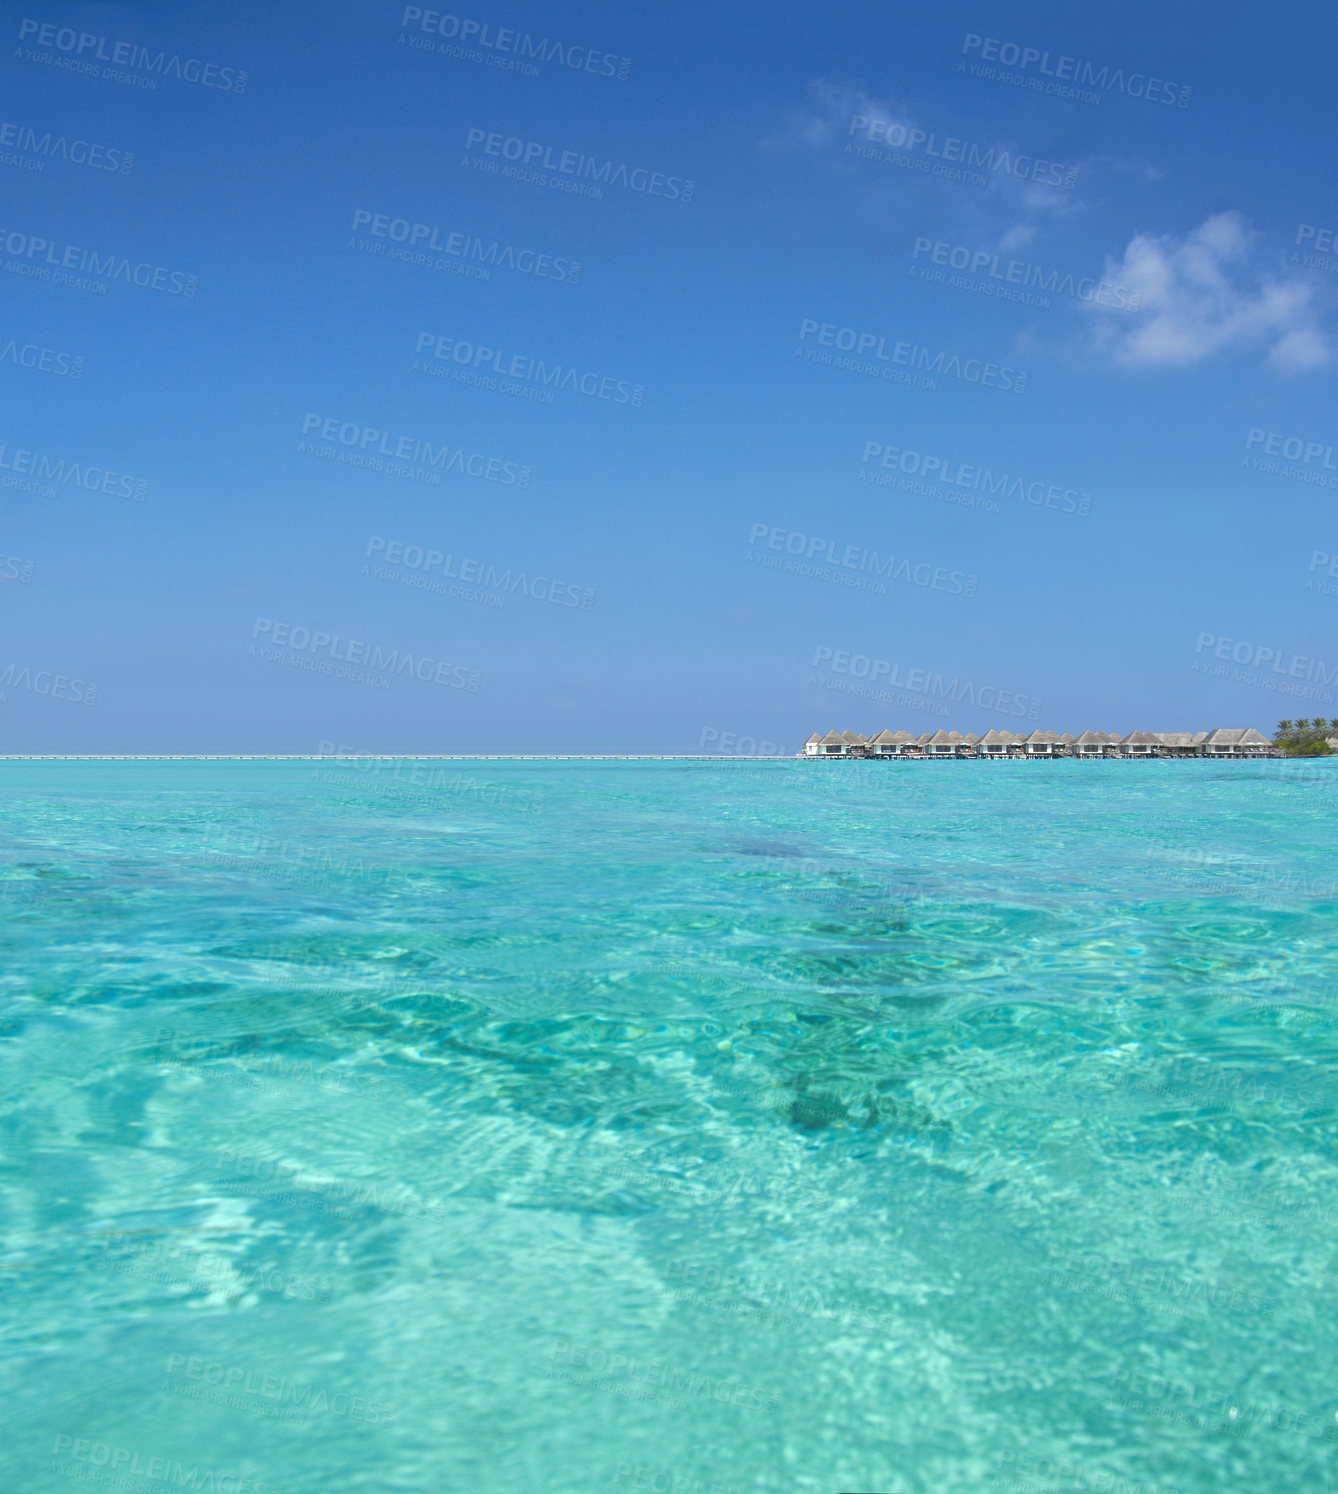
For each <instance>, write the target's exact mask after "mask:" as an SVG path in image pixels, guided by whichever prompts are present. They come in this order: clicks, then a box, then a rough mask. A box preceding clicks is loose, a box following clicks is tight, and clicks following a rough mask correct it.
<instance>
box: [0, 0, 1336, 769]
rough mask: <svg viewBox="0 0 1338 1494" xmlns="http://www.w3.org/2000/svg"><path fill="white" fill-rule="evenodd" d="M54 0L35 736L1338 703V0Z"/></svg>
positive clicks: (22, 635)
mask: <svg viewBox="0 0 1338 1494" xmlns="http://www.w3.org/2000/svg"><path fill="white" fill-rule="evenodd" d="M461 4H462V7H463V8H461V9H458V10H454V11H452V10H449V9H441V8H439V9H435V10H434V9H432V8H431V7H430V6H429V5H422V6H406V5H402V4H398V3H381V0H356V3H348V4H341V5H337V6H317V5H313V4H304V3H300V0H297V3H290V4H286V5H284V6H281V7H280V6H262V5H258V4H254V3H251V4H238V5H231V6H226V7H219V6H204V5H202V4H200V3H198V0H188V3H183V4H174V5H168V4H166V3H157V0H147V3H143V4H138V5H132V4H83V5H59V4H56V5H51V6H36V5H33V6H31V7H28V8H26V9H25V8H24V6H22V5H20V6H18V7H14V8H11V9H10V10H9V11H8V13H7V16H6V18H5V20H4V21H3V23H0V24H2V25H3V26H4V27H7V28H8V39H7V40H8V45H7V46H6V47H5V48H4V56H3V59H2V60H0V68H2V69H3V84H4V87H3V100H4V102H3V105H0V185H2V186H3V199H2V200H3V203H4V211H3V214H0V292H3V296H4V302H3V310H2V311H0V514H2V515H3V522H2V523H0V609H2V612H0V616H3V631H2V632H0V751H4V752H20V753H23V752H34V753H44V752H57V753H59V752H75V753H78V752H113V753H115V752H130V753H133V752H169V753H171V752H183V753H186V752H299V753H300V752H317V751H331V750H343V751H368V752H428V753H431V752H442V753H472V752H480V753H491V752H555V753H563V752H615V753H616V752H667V753H674V752H697V751H706V752H720V753H726V754H728V753H736V752H740V751H742V752H744V753H747V752H750V751H762V752H765V751H768V750H769V751H780V752H794V751H796V750H798V748H799V746H800V744H801V743H802V742H803V741H804V739H805V738H806V737H808V736H809V734H810V733H811V732H813V731H821V732H825V731H827V730H828V729H830V728H833V727H835V728H837V729H847V728H848V729H851V730H856V731H864V732H869V733H873V732H876V731H878V730H881V729H883V728H884V727H890V728H892V729H893V730H896V729H898V728H904V729H906V730H909V731H911V732H913V733H915V734H917V735H918V734H920V733H921V732H924V731H934V730H937V729H939V728H940V727H946V728H948V729H956V730H960V731H977V732H982V733H983V732H984V731H986V730H988V729H989V728H990V727H999V728H1002V729H1006V730H1014V731H1016V730H1020V729H1026V730H1031V729H1032V728H1034V727H1037V726H1040V727H1043V728H1046V729H1051V730H1055V731H1061V732H1062V731H1071V732H1075V733H1076V732H1081V731H1083V730H1086V729H1088V728H1095V729H1101V730H1108V731H1120V732H1128V731H1130V730H1135V729H1147V730H1154V731H1159V730H1195V731H1198V730H1206V729H1208V728H1211V727H1214V726H1257V727H1259V728H1261V729H1263V730H1265V731H1268V730H1270V729H1271V728H1272V727H1273V725H1274V724H1275V723H1276V721H1277V720H1278V719H1280V718H1283V717H1287V718H1295V717H1297V716H1307V717H1313V716H1316V715H1322V716H1325V717H1329V716H1338V628H1336V627H1335V624H1336V623H1338V515H1335V504H1336V503H1338V403H1336V402H1335V399H1334V394H1335V373H1336V372H1338V191H1335V188H1334V181H1335V179H1338V178H1336V177H1335V172H1334V159H1333V157H1334V144H1333V142H1334V139H1335V131H1334V128H1333V125H1334V104H1333V102H1332V89H1331V86H1330V84H1331V80H1330V76H1329V74H1330V71H1331V58H1332V56H1333V55H1334V48H1335V43H1338V15H1335V13H1334V12H1333V10H1332V8H1331V7H1328V6H1321V5H1318V4H1312V5H1297V4H1293V5H1284V6H1282V7H1281V8H1278V9H1275V10H1273V11H1270V12H1269V14H1268V16H1267V17H1264V16H1262V14H1261V13H1260V12H1259V11H1258V10H1257V8H1256V7H1253V6H1251V7H1249V8H1248V9H1247V8H1246V7H1245V6H1244V5H1241V4H1238V3H1237V4H1225V5H1224V4H1221V3H1213V4H1206V3H1187V4H1180V5H1177V6H1174V7H1167V6H1165V5H1157V6H1153V5H1151V4H1146V3H1141V4H1123V5H1120V6H1119V7H1080V6H1074V5H1058V4H1025V3H1024V4H1011V5H1009V6H1007V7H1005V6H1001V5H985V4H979V3H975V4H955V3H943V4H936V5H934V6H923V5H920V4H911V3H907V0H879V3H869V4H857V3H837V4H833V5H828V6H821V7H818V6H813V5H809V4H804V5H797V4H791V3H785V0H780V3H777V0H768V3H766V4H761V3H752V0H745V3H735V4H733V5H730V6H728V7H723V8H717V7H705V6H702V7H687V8H682V7H662V8H651V7H628V6H619V5H610V4H591V5H582V4H569V3H553V4H546V5H543V6H527V5H523V4H517V5H493V4H490V3H485V0H477V3H476V0H461Z"/></svg>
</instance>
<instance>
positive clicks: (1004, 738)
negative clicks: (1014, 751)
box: [980, 726, 1013, 747]
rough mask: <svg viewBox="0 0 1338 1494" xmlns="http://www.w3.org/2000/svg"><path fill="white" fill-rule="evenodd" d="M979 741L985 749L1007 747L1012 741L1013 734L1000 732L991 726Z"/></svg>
mask: <svg viewBox="0 0 1338 1494" xmlns="http://www.w3.org/2000/svg"><path fill="white" fill-rule="evenodd" d="M980 740H981V743H982V744H983V745H984V746H986V747H1007V746H1008V744H1009V743H1010V742H1011V741H1012V740H1013V733H1012V732H1011V731H1000V730H999V729H998V727H996V726H992V727H990V729H989V731H987V732H986V733H985V735H984V736H983V737H981V739H980Z"/></svg>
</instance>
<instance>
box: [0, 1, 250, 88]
mask: <svg viewBox="0 0 1338 1494" xmlns="http://www.w3.org/2000/svg"><path fill="white" fill-rule="evenodd" d="M30 38H31V39H32V40H33V41H35V42H36V43H37V45H38V46H39V47H54V48H55V49H56V51H57V52H58V53H61V52H63V53H66V54H67V55H66V56H65V57H58V58H57V59H56V61H57V63H58V64H60V65H64V66H67V67H69V68H70V70H71V71H74V72H84V73H98V72H100V73H102V74H103V76H107V75H109V74H110V71H111V70H110V69H108V68H96V67H94V66H93V65H92V64H93V63H94V62H110V63H114V64H115V65H116V66H117V67H128V68H132V69H135V70H138V71H139V72H145V73H153V74H155V75H156V76H155V77H154V78H152V79H150V80H149V82H150V85H151V86H152V87H155V88H156V87H157V86H158V84H157V80H158V78H180V79H181V81H182V82H183V83H198V84H199V85H200V86H201V87H202V88H217V89H220V90H221V91H222V92H223V93H245V92H246V74H245V73H242V72H238V71H237V70H236V69H235V68H231V67H221V66H220V65H219V64H218V63H216V62H204V61H202V60H201V59H200V58H198V57H187V58H185V59H184V60H183V58H182V57H181V54H180V53H178V52H171V53H169V52H151V51H150V50H149V48H148V47H141V46H137V45H136V44H135V43H134V42H118V41H111V40H110V39H109V38H108V37H105V36H98V35H97V34H96V33H95V32H92V31H75V30H74V29H73V28H72V27H69V26H56V25H54V24H52V23H50V22H46V21H34V20H31V19H29V18H27V17H25V18H24V19H23V20H22V21H20V22H19V40H20V41H27V40H29V39H30ZM28 55H29V60H32V58H34V57H40V54H38V53H29V54H28ZM41 60H43V61H45V60H46V59H45V58H42V59H41Z"/></svg>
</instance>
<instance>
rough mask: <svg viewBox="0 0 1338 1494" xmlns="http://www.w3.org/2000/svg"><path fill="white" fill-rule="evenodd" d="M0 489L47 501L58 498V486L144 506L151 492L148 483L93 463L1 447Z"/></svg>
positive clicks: (145, 479)
mask: <svg viewBox="0 0 1338 1494" xmlns="http://www.w3.org/2000/svg"><path fill="white" fill-rule="evenodd" d="M0 472H3V473H4V474H5V475H4V477H3V478H0V486H3V487H6V488H16V489H17V490H18V491H19V492H21V493H36V494H38V495H39V496H40V497H43V498H54V497H55V496H56V486H55V485H56V484H57V483H64V484H67V485H70V486H73V487H77V488H85V489H87V490H88V492H90V493H106V494H107V495H108V497H111V498H132V499H134V500H135V502H136V503H143V501H144V497H145V494H146V493H147V492H148V491H149V483H148V479H147V478H145V477H131V476H129V475H128V474H126V473H124V472H112V471H110V470H109V469H108V468H106V467H99V466H97V465H96V464H93V463H89V462H72V461H70V460H69V459H68V458H66V457H53V456H49V455H48V454H47V453H46V452H44V451H28V450H25V449H24V448H23V447H21V446H20V447H18V448H17V449H15V448H12V447H9V446H5V445H0Z"/></svg>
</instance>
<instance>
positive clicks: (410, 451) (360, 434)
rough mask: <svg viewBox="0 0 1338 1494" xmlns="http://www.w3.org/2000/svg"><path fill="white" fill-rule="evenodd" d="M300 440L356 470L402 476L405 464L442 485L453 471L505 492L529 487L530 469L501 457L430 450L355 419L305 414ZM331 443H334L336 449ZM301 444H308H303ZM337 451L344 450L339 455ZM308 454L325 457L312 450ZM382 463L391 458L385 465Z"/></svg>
mask: <svg viewBox="0 0 1338 1494" xmlns="http://www.w3.org/2000/svg"><path fill="white" fill-rule="evenodd" d="M302 434H303V436H304V437H313V441H312V442H311V444H312V445H313V447H314V444H315V440H316V439H319V440H320V441H324V442H328V443H330V444H329V454H333V455H335V456H336V457H337V458H338V459H339V460H345V461H347V462H349V463H350V464H351V465H353V466H356V467H368V468H371V469H372V470H373V471H375V472H389V473H390V474H391V475H392V476H399V475H401V473H400V471H399V467H400V464H402V463H407V464H408V467H409V468H411V469H416V470H421V471H423V472H425V473H427V474H428V476H429V477H430V478H431V479H432V480H434V481H438V482H439V481H440V477H439V476H438V471H437V469H440V471H441V472H457V473H459V474H460V475H461V476H465V477H477V478H480V479H482V480H483V481H485V482H496V483H501V484H502V486H503V487H512V486H514V487H518V488H527V487H529V485H530V469H529V468H528V467H521V466H518V465H517V464H516V463H515V462H506V461H503V460H502V458H501V457H489V456H484V455H483V453H482V452H478V451H475V452H466V451H465V450H464V448H463V447H459V446H454V447H452V446H447V445H446V443H445V442H441V443H440V444H438V445H435V446H434V445H433V444H432V442H430V441H425V440H422V439H420V438H419V437H418V436H395V435H391V434H390V432H388V431H382V430H378V429H377V428H376V427H375V426H371V425H360V424H359V423H358V422H357V421H354V420H340V419H339V417H338V416H337V415H330V416H325V415H307V416H305V417H304V419H303V421H302ZM335 443H338V444H337V445H336V444H335ZM301 444H302V445H304V446H305V445H306V444H308V443H306V442H303V443H301ZM339 447H342V448H344V449H343V450H342V451H340V450H339ZM305 454H306V455H317V456H319V455H324V454H326V453H325V452H322V451H321V450H320V449H315V450H313V451H311V452H307V453H305ZM383 458H387V459H389V460H388V462H387V461H385V460H383Z"/></svg>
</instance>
